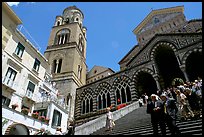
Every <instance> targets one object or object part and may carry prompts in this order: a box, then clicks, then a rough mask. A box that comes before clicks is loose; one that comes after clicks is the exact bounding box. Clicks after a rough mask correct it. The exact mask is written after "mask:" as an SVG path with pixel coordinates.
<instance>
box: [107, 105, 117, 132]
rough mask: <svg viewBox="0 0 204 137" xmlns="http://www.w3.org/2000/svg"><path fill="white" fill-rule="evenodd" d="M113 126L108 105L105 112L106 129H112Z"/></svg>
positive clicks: (111, 114)
mask: <svg viewBox="0 0 204 137" xmlns="http://www.w3.org/2000/svg"><path fill="white" fill-rule="evenodd" d="M113 126H115V123H114V121H113V113H112V112H111V111H110V107H108V108H107V113H106V131H112V130H113Z"/></svg>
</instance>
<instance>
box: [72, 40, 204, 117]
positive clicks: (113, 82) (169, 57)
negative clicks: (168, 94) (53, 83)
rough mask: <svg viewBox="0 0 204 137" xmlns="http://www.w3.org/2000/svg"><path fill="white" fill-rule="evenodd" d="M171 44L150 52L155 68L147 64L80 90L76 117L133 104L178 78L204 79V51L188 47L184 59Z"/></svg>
mask: <svg viewBox="0 0 204 137" xmlns="http://www.w3.org/2000/svg"><path fill="white" fill-rule="evenodd" d="M170 45H171V46H170ZM172 45H173V44H165V43H164V44H155V45H154V46H153V48H152V49H154V51H153V50H151V51H150V52H154V53H153V57H152V58H151V60H150V63H149V64H151V65H149V66H154V67H152V68H151V67H148V65H146V66H143V67H140V68H137V67H132V68H130V69H127V70H126V71H122V72H118V73H116V74H113V75H112V76H110V77H108V78H104V79H102V80H99V81H96V82H93V83H92V84H89V85H85V86H82V87H80V88H79V89H77V90H81V94H79V95H78V96H77V98H76V111H75V116H76V117H80V116H82V115H86V114H87V113H90V112H92V113H95V112H97V111H99V110H104V109H105V108H107V107H110V106H113V107H115V106H117V105H119V104H123V103H131V102H133V101H136V100H138V98H139V97H140V96H141V95H142V94H144V93H146V94H147V95H148V96H150V95H151V94H153V93H154V94H155V93H157V91H158V90H162V89H164V88H167V87H171V86H172V81H173V80H175V79H182V80H183V81H184V82H185V81H194V80H195V79H198V77H201V75H202V70H203V69H202V67H201V64H202V60H201V59H202V49H200V48H189V49H188V50H186V51H185V52H184V53H183V56H182V57H181V56H179V54H180V53H179V51H178V50H177V49H176V46H174V45H173V46H172ZM195 49H196V50H195ZM150 54H152V53H150ZM154 69H155V70H154ZM87 89H89V90H87Z"/></svg>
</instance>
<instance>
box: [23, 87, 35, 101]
mask: <svg viewBox="0 0 204 137" xmlns="http://www.w3.org/2000/svg"><path fill="white" fill-rule="evenodd" d="M23 98H27V100H28V101H32V102H35V100H34V99H33V92H32V91H30V90H27V91H26V94H25V96H24V97H23Z"/></svg>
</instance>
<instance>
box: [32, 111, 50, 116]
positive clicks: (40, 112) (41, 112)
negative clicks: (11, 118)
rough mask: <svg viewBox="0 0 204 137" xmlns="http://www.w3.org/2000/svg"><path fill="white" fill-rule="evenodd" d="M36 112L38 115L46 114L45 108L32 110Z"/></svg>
mask: <svg viewBox="0 0 204 137" xmlns="http://www.w3.org/2000/svg"><path fill="white" fill-rule="evenodd" d="M35 112H38V113H39V116H45V117H46V116H47V109H41V110H33V113H35Z"/></svg>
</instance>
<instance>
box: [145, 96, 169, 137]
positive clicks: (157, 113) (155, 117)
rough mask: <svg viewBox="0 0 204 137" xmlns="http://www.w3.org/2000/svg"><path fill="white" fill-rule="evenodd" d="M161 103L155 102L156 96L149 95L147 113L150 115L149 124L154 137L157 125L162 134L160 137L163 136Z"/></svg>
mask: <svg viewBox="0 0 204 137" xmlns="http://www.w3.org/2000/svg"><path fill="white" fill-rule="evenodd" d="M162 106H163V104H162V101H160V100H157V95H155V94H152V95H151V101H149V103H148V104H147V113H148V114H151V123H152V127H153V132H154V135H158V123H159V126H160V129H161V132H162V135H164V134H165V131H166V129H164V128H166V126H165V123H164V120H163V119H162V118H163V116H162V113H163V112H162Z"/></svg>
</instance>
